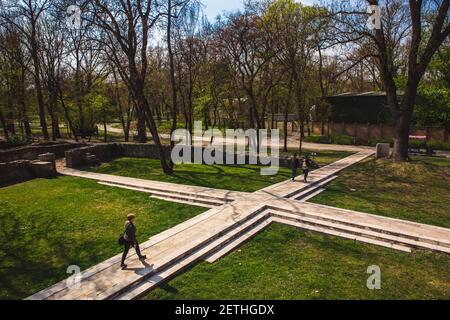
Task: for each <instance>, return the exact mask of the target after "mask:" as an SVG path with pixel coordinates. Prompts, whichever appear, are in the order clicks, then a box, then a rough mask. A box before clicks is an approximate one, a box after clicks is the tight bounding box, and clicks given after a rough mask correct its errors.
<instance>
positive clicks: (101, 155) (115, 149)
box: [66, 143, 123, 168]
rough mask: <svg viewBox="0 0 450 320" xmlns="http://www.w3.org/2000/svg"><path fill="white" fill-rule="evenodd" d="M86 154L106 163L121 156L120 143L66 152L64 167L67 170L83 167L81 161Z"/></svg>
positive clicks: (83, 162) (103, 144) (82, 161)
mask: <svg viewBox="0 0 450 320" xmlns="http://www.w3.org/2000/svg"><path fill="white" fill-rule="evenodd" d="M86 154H91V155H95V156H96V157H97V159H98V160H100V161H101V162H108V161H111V160H114V159H116V158H120V157H122V156H123V149H122V146H121V144H120V143H102V144H96V145H93V146H88V147H82V148H76V149H72V150H68V151H66V165H67V167H69V168H79V167H82V166H85V165H86V163H85V161H84V160H83V158H84V156H85V155H86Z"/></svg>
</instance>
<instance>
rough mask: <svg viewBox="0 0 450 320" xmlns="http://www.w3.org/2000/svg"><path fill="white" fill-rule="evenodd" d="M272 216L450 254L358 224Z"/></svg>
mask: <svg viewBox="0 0 450 320" xmlns="http://www.w3.org/2000/svg"><path fill="white" fill-rule="evenodd" d="M272 214H273V215H274V216H275V217H278V218H282V219H287V220H291V221H294V222H300V223H306V224H310V225H313V226H318V227H322V228H329V229H330V230H335V231H339V232H345V233H349V234H354V235H357V236H362V237H365V238H371V239H376V240H379V241H385V242H390V243H393V244H397V245H400V246H408V247H415V248H421V249H428V250H432V251H439V252H444V253H450V249H449V248H447V247H443V246H439V245H435V244H430V243H427V242H422V241H417V240H413V239H410V238H405V237H401V236H395V235H391V234H389V233H386V232H377V231H372V230H368V229H366V228H365V227H361V226H358V225H356V224H354V225H349V224H342V223H340V222H337V221H335V222H331V221H326V220H323V219H315V218H310V217H304V216H300V215H296V214H288V213H285V212H272Z"/></svg>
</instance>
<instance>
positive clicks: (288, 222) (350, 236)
mask: <svg viewBox="0 0 450 320" xmlns="http://www.w3.org/2000/svg"><path fill="white" fill-rule="evenodd" d="M272 221H273V222H278V223H282V224H286V225H290V226H293V227H297V228H300V229H304V230H309V231H315V232H319V233H324V234H328V235H332V236H336V237H341V238H346V239H351V240H355V241H359V242H364V243H369V244H374V245H377V246H381V247H386V248H390V249H395V250H399V251H403V252H409V253H410V252H411V248H409V247H406V246H402V245H397V244H392V243H390V242H386V241H380V240H376V239H371V238H366V237H362V236H355V235H354V234H348V233H345V232H338V231H334V230H330V229H328V228H322V227H315V226H312V225H309V224H305V223H300V222H294V221H292V220H287V219H282V218H278V217H273V218H272Z"/></svg>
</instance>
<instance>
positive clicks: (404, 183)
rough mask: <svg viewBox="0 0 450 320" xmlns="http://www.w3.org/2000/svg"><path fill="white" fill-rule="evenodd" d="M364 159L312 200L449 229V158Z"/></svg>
mask: <svg viewBox="0 0 450 320" xmlns="http://www.w3.org/2000/svg"><path fill="white" fill-rule="evenodd" d="M413 159H414V161H413V162H411V163H407V164H402V163H394V162H392V161H388V160H378V161H376V160H373V159H371V160H366V161H364V162H362V163H359V164H357V165H354V166H352V167H350V168H349V169H347V170H345V171H344V172H342V173H341V174H340V175H339V178H338V179H337V180H335V181H334V182H333V183H331V184H330V185H329V186H328V187H327V188H326V191H325V192H324V193H322V194H320V195H318V196H317V197H315V198H314V199H312V200H311V201H312V202H315V203H320V204H325V205H330V206H333V207H339V208H344V209H351V210H357V211H362V212H368V213H373V214H377V215H382V216H389V217H393V218H399V219H404V220H410V221H415V222H420V223H426V224H433V225H437V226H442V227H446V228H450V210H449V206H448V205H449V199H450V159H446V158H436V157H432V158H431V157H414V158H413Z"/></svg>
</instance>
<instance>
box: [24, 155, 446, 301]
mask: <svg viewBox="0 0 450 320" xmlns="http://www.w3.org/2000/svg"><path fill="white" fill-rule="evenodd" d="M371 155H373V152H371V151H362V152H360V153H357V154H355V155H352V156H350V157H348V158H345V159H342V160H340V161H338V162H336V163H333V164H331V165H328V166H326V167H323V168H321V169H318V170H316V171H314V172H312V173H311V181H312V182H311V183H309V184H304V183H302V182H291V181H286V182H282V183H279V184H277V185H274V186H271V187H268V188H265V189H263V190H260V191H258V192H255V193H246V194H244V193H234V192H230V193H229V194H228V193H226V191H223V190H222V191H218V190H204V189H203V188H196V187H190V186H189V187H188V186H179V187H178V188H179V190H178V191H186V189H189V190H190V192H193V193H195V192H198V193H199V194H201V195H205V194H207V195H208V196H209V195H214V196H219V197H222V198H223V197H225V198H226V199H228V200H230V199H231V200H232V199H234V201H232V202H231V201H229V202H227V203H225V204H223V205H221V206H217V207H214V208H212V209H210V210H208V211H206V212H205V213H203V214H200V215H198V216H196V217H194V218H193V219H190V220H188V221H185V222H183V223H181V224H179V225H178V226H176V227H174V228H172V229H169V230H167V231H165V232H162V233H161V234H159V235H156V236H155V237H152V238H151V239H150V240H149V241H147V242H145V243H143V244H142V245H141V250H142V252H143V254H145V255H147V257H148V261H147V262H145V263H142V262H141V261H139V259H138V258H137V256H136V255H135V254H133V255H131V256H130V257H129V259H128V260H127V264H128V268H127V269H126V270H121V269H120V256H121V255H117V256H115V257H113V258H111V259H109V260H107V261H105V262H103V263H101V264H99V265H97V266H94V267H92V268H90V269H88V270H86V271H84V272H82V273H81V283H80V285H79V287H77V286H72V285H70V283H73V282H69V283H68V282H67V281H61V282H60V283H57V284H56V285H54V286H52V287H50V288H48V289H45V290H43V291H41V292H39V293H37V294H35V295H33V296H32V297H30V298H29V299H32V300H42V299H69V300H71V299H83V300H84V299H96V300H97V299H98V300H103V299H134V298H138V297H140V296H142V295H144V294H145V293H146V292H148V291H149V290H151V289H153V288H154V287H155V286H156V285H158V284H159V283H161V282H162V281H167V280H168V279H170V278H172V277H174V276H175V275H176V274H178V273H180V272H182V271H183V270H185V269H186V268H187V267H189V266H191V265H192V264H194V263H196V262H198V261H201V260H206V261H208V262H211V263H213V262H215V261H217V260H218V259H220V258H221V257H223V256H224V255H226V254H228V253H229V252H232V251H233V250H234V249H235V248H237V247H238V246H239V245H241V244H242V243H244V242H245V241H247V240H248V239H251V237H253V236H254V235H256V234H257V233H258V232H260V231H262V230H264V229H265V228H266V227H267V226H269V225H270V224H272V223H283V224H287V225H291V226H294V227H298V228H300V229H303V230H311V231H316V232H321V233H324V234H329V235H333V236H338V237H343V238H347V239H352V240H355V241H360V242H364V243H370V244H374V245H380V246H384V247H388V248H391V249H395V250H400V251H405V252H410V251H411V248H421V249H429V250H434V251H439V252H446V253H450V229H445V228H439V227H434V226H428V225H423V224H418V223H413V222H408V221H401V220H397V219H391V218H386V217H381V216H375V215H370V214H366V213H360V212H355V211H350V210H343V209H338V208H332V207H327V206H322V205H315V204H311V203H304V202H301V201H298V200H296V199H300V200H301V198H302V197H303V196H305V194H306V193H305V190H307V191H308V190H309V191H310V192H311V191H314V190H315V189H317V188H320V186H321V184H323V183H326V182H327V181H329V179H332V178H333V177H334V176H336V174H337V173H339V172H340V171H341V170H343V169H345V168H347V167H349V166H351V165H353V164H355V163H357V162H359V161H362V160H364V159H365V158H367V157H370V156H371ZM61 173H63V174H71V175H76V176H82V177H85V178H89V179H95V180H98V181H99V182H102V183H105V180H108V181H109V182H110V183H111V184H115V183H119V184H120V183H123V182H124V181H122V179H120V180H121V181H119V182H118V181H117V180H114V181H112V180H110V179H112V178H107V177H105V176H104V175H93V174H89V173H82V174H79V172H77V171H67V170H63V171H62V172H61ZM116 178H117V177H116ZM116 178H115V179H116ZM133 181H134V182H136V185H135V187H136V188H137V189H140V188H142V187H143V183H144V182H143V181H142V180H135V179H130V180H128V179H127V182H126V183H127V184H129V183H130V184H132V182H133ZM109 182H108V183H109ZM148 183H149V184H150V185H151V187H155V186H156V184H157V183H156V182H148ZM159 186H161V187H163V188H166V187H167V188H171V189H172V188H174V189H176V188H177V187H176V186H175V185H172V184H159ZM144 187H145V186H144ZM223 192H225V194H224V193H223Z"/></svg>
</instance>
